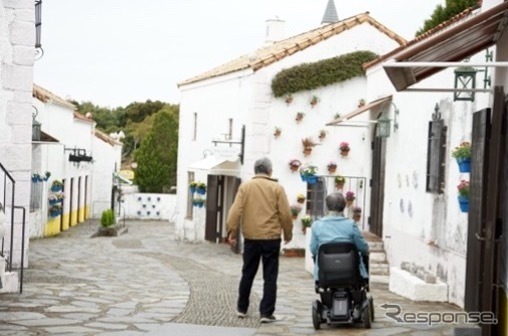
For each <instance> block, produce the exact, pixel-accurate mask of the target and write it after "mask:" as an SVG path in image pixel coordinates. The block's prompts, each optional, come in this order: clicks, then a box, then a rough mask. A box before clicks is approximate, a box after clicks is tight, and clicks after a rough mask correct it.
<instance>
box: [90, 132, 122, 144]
mask: <svg viewBox="0 0 508 336" xmlns="http://www.w3.org/2000/svg"><path fill="white" fill-rule="evenodd" d="M95 136H96V137H97V138H99V139H101V140H102V141H104V142H106V143H108V144H110V145H111V146H114V145H120V146H121V145H122V143H121V142H120V141H117V140H115V139H113V138H112V137H110V136H109V135H107V134H106V133H104V132H102V131H99V130H98V129H96V130H95Z"/></svg>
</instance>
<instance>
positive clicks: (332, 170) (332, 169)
mask: <svg viewBox="0 0 508 336" xmlns="http://www.w3.org/2000/svg"><path fill="white" fill-rule="evenodd" d="M326 168H328V172H329V173H330V174H333V173H335V171H336V170H337V163H336V162H335V161H330V162H328V165H326Z"/></svg>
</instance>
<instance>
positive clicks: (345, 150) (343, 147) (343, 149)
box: [339, 142, 351, 157]
mask: <svg viewBox="0 0 508 336" xmlns="http://www.w3.org/2000/svg"><path fill="white" fill-rule="evenodd" d="M339 150H340V155H341V156H343V157H344V156H348V154H349V151H350V150H351V147H349V144H348V143H347V142H341V143H340V145H339Z"/></svg>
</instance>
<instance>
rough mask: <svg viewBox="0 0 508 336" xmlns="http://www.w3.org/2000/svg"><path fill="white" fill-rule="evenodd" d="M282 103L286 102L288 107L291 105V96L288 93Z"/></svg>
mask: <svg viewBox="0 0 508 336" xmlns="http://www.w3.org/2000/svg"><path fill="white" fill-rule="evenodd" d="M284 101H285V102H286V104H288V105H289V104H291V103H292V102H293V96H292V95H291V93H290V94H288V95H287V96H286V98H285V99H284Z"/></svg>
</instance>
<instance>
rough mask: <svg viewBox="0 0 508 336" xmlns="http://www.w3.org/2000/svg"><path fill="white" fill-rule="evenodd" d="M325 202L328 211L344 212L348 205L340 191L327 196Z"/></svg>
mask: <svg viewBox="0 0 508 336" xmlns="http://www.w3.org/2000/svg"><path fill="white" fill-rule="evenodd" d="M325 202H326V208H327V209H328V211H337V212H342V211H344V208H345V207H346V200H345V199H344V196H343V195H342V194H341V193H339V192H334V193H331V194H329V195H328V196H326V199H325Z"/></svg>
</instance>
